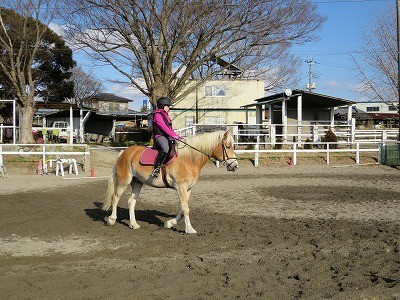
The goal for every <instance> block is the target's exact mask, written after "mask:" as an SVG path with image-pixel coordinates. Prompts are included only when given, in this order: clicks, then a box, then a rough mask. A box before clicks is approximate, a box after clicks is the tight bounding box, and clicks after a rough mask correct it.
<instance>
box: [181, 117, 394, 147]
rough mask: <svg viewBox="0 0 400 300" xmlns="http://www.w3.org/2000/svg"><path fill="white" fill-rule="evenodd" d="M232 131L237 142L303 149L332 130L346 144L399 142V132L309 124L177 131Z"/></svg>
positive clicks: (215, 126)
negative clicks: (292, 145)
mask: <svg viewBox="0 0 400 300" xmlns="http://www.w3.org/2000/svg"><path fill="white" fill-rule="evenodd" d="M227 127H230V128H232V129H233V135H234V136H235V141H250V142H255V140H256V139H257V137H259V138H260V140H262V141H264V142H266V143H271V144H272V145H274V144H275V143H276V142H296V143H297V145H298V146H301V145H302V144H304V143H305V142H306V141H307V142H313V143H316V142H319V141H321V139H322V138H323V137H324V136H325V134H326V132H327V131H328V130H329V129H331V130H332V131H333V132H334V133H335V135H336V136H337V137H338V139H339V140H343V141H346V142H363V141H373V142H376V143H379V142H380V141H382V140H396V139H398V135H399V130H398V129H374V130H359V129H356V128H355V127H354V126H352V125H340V124H335V125H334V126H333V127H332V126H330V124H310V125H287V126H286V129H284V128H283V126H282V125H276V124H268V123H267V124H223V125H221V124H210V125H200V124H195V125H193V126H190V127H186V128H182V129H179V130H177V132H178V133H179V134H180V135H181V136H183V137H185V136H190V135H194V134H195V133H196V132H199V131H203V132H204V131H214V130H217V129H226V128H227Z"/></svg>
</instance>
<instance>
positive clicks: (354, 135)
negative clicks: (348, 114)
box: [350, 118, 356, 143]
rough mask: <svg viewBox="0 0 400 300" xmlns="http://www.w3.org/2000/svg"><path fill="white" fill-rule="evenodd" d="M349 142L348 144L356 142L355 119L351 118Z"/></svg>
mask: <svg viewBox="0 0 400 300" xmlns="http://www.w3.org/2000/svg"><path fill="white" fill-rule="evenodd" d="M350 125H351V141H350V142H352V143H353V142H355V141H356V119H354V118H351V123H350Z"/></svg>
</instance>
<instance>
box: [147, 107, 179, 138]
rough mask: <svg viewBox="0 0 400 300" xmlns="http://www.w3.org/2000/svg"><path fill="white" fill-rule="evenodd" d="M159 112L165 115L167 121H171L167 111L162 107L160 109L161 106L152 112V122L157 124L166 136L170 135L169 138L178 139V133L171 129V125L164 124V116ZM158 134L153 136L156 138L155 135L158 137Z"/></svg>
mask: <svg viewBox="0 0 400 300" xmlns="http://www.w3.org/2000/svg"><path fill="white" fill-rule="evenodd" d="M161 114H163V115H164V116H165V117H166V119H167V120H168V121H169V122H171V118H170V117H169V115H168V114H167V112H166V111H165V110H164V109H162V108H160V109H157V110H156V111H155V112H154V117H153V122H154V123H155V124H157V126H158V128H159V129H161V131H162V132H164V133H165V134H166V135H167V136H169V137H171V138H174V139H179V138H180V137H179V135H178V134H177V133H176V132H175V131H174V129H172V127H171V128H169V127H168V125H167V124H165V122H164V118H163V117H162V115H161ZM159 136H160V135H156V136H155V138H157V137H159Z"/></svg>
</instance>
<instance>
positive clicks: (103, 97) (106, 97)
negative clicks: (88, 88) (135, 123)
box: [89, 93, 133, 102]
mask: <svg viewBox="0 0 400 300" xmlns="http://www.w3.org/2000/svg"><path fill="white" fill-rule="evenodd" d="M89 99H93V100H99V101H108V102H132V101H133V100H131V99H127V98H124V97H120V96H117V95H114V94H111V93H100V94H97V95H94V96H93V97H90V98H89Z"/></svg>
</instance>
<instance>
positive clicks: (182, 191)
mask: <svg viewBox="0 0 400 300" xmlns="http://www.w3.org/2000/svg"><path fill="white" fill-rule="evenodd" d="M177 191H178V195H179V200H180V201H181V211H180V212H179V213H178V214H177V216H176V217H175V218H173V219H171V220H169V221H168V222H167V223H166V227H167V228H171V227H172V226H174V225H176V224H177V223H178V221H179V220H180V219H181V218H182V215H183V217H184V219H185V232H186V233H197V232H196V230H194V228H193V227H192V224H191V223H190V218H189V211H190V210H189V197H190V190H189V191H188V190H187V189H186V188H183V187H180V188H178V190H177ZM168 226H169V227H168Z"/></svg>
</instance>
